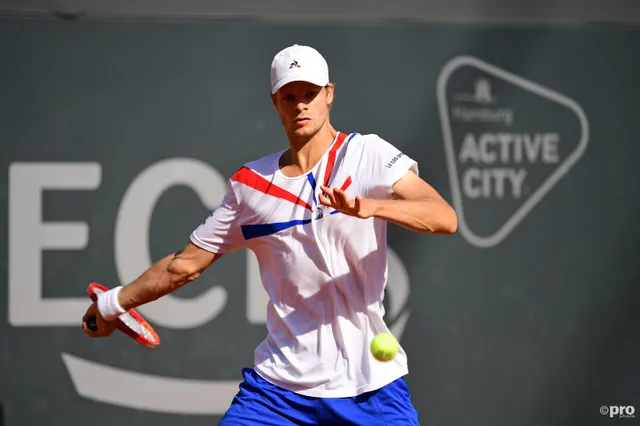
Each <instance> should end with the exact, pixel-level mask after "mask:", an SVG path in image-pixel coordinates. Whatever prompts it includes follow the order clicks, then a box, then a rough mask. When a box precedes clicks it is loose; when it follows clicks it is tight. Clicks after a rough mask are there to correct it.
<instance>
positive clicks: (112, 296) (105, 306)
mask: <svg viewBox="0 0 640 426" xmlns="http://www.w3.org/2000/svg"><path fill="white" fill-rule="evenodd" d="M120 290H122V286H119V287H115V288H112V289H111V290H109V291H107V292H105V293H102V294H101V295H100V296H99V297H98V303H97V305H98V311H100V316H102V318H104V319H105V320H107V321H112V320H114V319H116V318H118V317H119V316H120V315H122V314H124V313H126V312H127V311H126V310H125V309H123V308H122V306H120V303H119V302H118V293H120Z"/></svg>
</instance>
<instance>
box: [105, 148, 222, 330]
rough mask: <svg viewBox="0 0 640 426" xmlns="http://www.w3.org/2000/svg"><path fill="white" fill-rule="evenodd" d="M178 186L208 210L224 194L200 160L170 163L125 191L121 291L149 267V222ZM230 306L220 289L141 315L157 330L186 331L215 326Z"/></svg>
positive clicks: (161, 302) (118, 234)
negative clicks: (161, 200)
mask: <svg viewBox="0 0 640 426" xmlns="http://www.w3.org/2000/svg"><path fill="white" fill-rule="evenodd" d="M176 185H185V186H188V187H189V188H191V189H193V190H194V191H195V193H196V194H197V195H198V197H199V198H200V200H201V201H202V203H203V204H204V205H205V206H206V207H207V208H208V209H210V210H213V209H215V208H216V207H217V206H218V205H220V202H221V201H222V199H223V197H224V194H225V191H226V181H225V179H224V178H223V176H222V175H221V174H220V173H219V172H218V171H217V170H216V169H214V168H213V167H211V166H210V165H209V164H207V163H205V162H202V161H199V160H194V159H190V158H171V159H167V160H163V161H159V162H157V163H155V164H153V165H151V166H149V167H148V168H146V169H145V170H143V171H142V172H141V173H140V174H139V175H138V176H137V177H136V178H135V179H134V180H133V182H132V183H131V185H130V186H129V188H128V189H127V192H126V193H125V195H124V197H123V199H122V203H121V204H120V209H119V210H118V216H117V218H116V224H115V233H114V234H115V242H114V243H115V244H114V247H115V262H116V269H117V271H118V278H119V279H120V282H121V283H122V285H126V284H128V283H129V282H131V281H133V280H134V279H135V278H136V277H138V276H139V275H140V274H142V273H143V272H144V271H145V270H146V269H147V268H148V267H149V266H151V264H152V260H151V253H150V250H149V232H150V228H151V216H152V214H153V210H154V208H155V206H156V203H157V202H158V199H159V198H160V196H161V195H162V194H163V193H164V192H165V191H167V190H168V189H169V188H171V187H173V186H176ZM226 302H227V292H226V290H225V289H224V288H222V287H219V286H216V287H212V288H210V289H209V290H207V291H206V292H204V293H203V294H201V295H200V296H198V297H195V298H192V299H184V298H179V297H176V296H174V295H171V294H169V295H166V296H164V297H162V298H160V299H158V300H156V301H154V302H153V303H149V304H147V305H143V306H140V307H139V308H138V309H139V310H140V312H141V313H142V314H143V315H145V316H146V317H147V318H148V319H149V320H150V321H151V322H153V323H155V324H157V325H159V326H162V327H167V328H172V329H187V328H194V327H198V326H201V325H202V324H205V323H207V322H208V321H211V320H212V319H213V318H215V317H216V316H217V315H218V314H219V313H220V311H221V310H222V308H224V306H225V304H226Z"/></svg>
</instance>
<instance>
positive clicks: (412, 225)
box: [364, 170, 458, 234]
mask: <svg viewBox="0 0 640 426" xmlns="http://www.w3.org/2000/svg"><path fill="white" fill-rule="evenodd" d="M393 198H394V199H392V200H375V199H372V200H364V201H365V203H364V204H365V206H364V207H365V210H370V211H372V212H373V216H374V217H377V218H380V219H384V220H386V221H388V222H391V223H394V224H396V225H398V226H402V227H403V228H406V229H409V230H411V231H416V232H427V233H431V234H453V233H455V232H456V230H457V228H458V217H457V215H456V212H455V211H454V210H453V208H452V207H451V206H450V205H449V204H448V203H447V202H446V201H445V200H444V198H442V196H441V195H440V194H439V193H438V192H437V191H436V190H435V189H434V188H433V187H432V186H431V185H429V184H428V183H427V182H425V181H424V180H423V179H421V178H420V177H419V176H418V175H416V174H415V173H414V172H413V171H412V170H409V171H408V172H407V173H406V174H405V175H404V177H403V178H401V179H400V180H399V181H397V182H396V183H395V184H394V185H393ZM366 204H371V206H366Z"/></svg>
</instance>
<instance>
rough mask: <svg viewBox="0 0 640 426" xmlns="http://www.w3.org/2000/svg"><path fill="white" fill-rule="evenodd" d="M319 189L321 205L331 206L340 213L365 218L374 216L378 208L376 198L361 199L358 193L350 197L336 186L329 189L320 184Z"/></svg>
mask: <svg viewBox="0 0 640 426" xmlns="http://www.w3.org/2000/svg"><path fill="white" fill-rule="evenodd" d="M320 189H322V193H320V203H321V204H322V205H323V206H327V207H332V208H334V209H336V210H338V211H339V212H340V213H344V214H346V215H349V216H354V217H358V218H360V219H367V218H370V217H372V216H374V215H375V214H376V212H377V210H378V204H377V202H376V200H369V199H362V198H360V196H359V195H357V196H356V198H355V199H352V198H349V197H348V196H347V194H346V193H345V192H344V191H342V190H340V189H338V188H336V189H330V188H328V187H326V186H324V185H320ZM324 194H326V196H325V195H324Z"/></svg>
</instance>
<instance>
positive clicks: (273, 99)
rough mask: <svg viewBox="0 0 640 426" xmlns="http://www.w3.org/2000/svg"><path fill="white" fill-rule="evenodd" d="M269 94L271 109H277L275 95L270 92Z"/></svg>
mask: <svg viewBox="0 0 640 426" xmlns="http://www.w3.org/2000/svg"><path fill="white" fill-rule="evenodd" d="M270 95H271V103H272V104H273V109H275V110H276V111H277V110H278V107H277V106H276V95H274V94H273V93H271V94H270Z"/></svg>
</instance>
